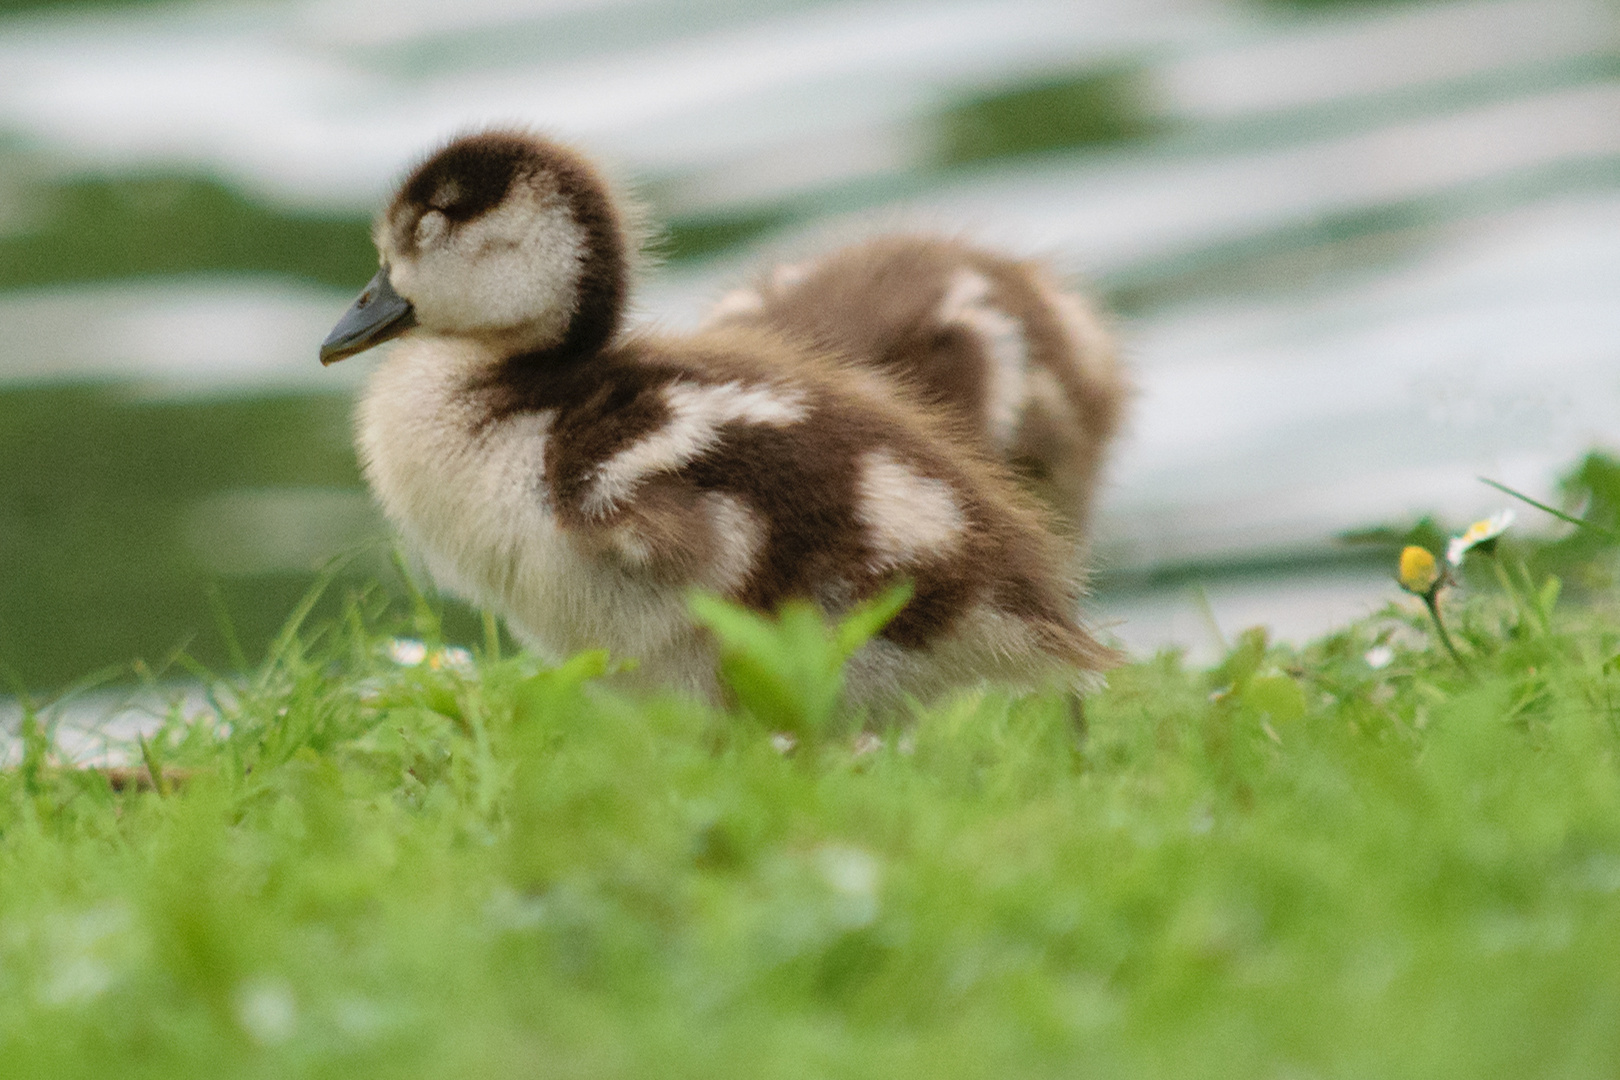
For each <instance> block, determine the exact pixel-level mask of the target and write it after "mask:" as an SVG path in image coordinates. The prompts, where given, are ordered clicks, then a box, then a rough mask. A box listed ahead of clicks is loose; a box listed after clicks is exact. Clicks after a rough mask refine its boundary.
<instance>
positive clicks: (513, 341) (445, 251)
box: [321, 131, 626, 364]
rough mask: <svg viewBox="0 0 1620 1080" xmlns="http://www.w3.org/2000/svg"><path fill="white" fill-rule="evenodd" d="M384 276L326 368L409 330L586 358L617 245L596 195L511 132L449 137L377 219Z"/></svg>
mask: <svg viewBox="0 0 1620 1080" xmlns="http://www.w3.org/2000/svg"><path fill="white" fill-rule="evenodd" d="M373 239H374V240H375V241H376V244H377V253H378V256H379V260H380V262H381V269H379V270H378V271H377V275H376V276H375V277H373V278H372V279H371V282H370V284H368V285H367V286H366V288H365V291H364V292H362V293H361V294H360V297H359V299H357V300H356V301H355V302H354V304H353V306H351V307H350V308H349V310H348V312H346V313H345V314H344V316H343V318H342V319H341V320H340V321H339V322H338V325H337V326H336V327H335V328H334V329H333V331H332V333H331V335H330V336H328V337H327V339H326V341H325V342H324V343H323V344H322V345H321V362H322V363H326V364H331V363H335V362H336V361H338V360H342V359H344V358H345V357H348V356H353V355H354V354H356V353H359V352H363V351H365V350H366V349H369V348H371V347H372V346H373V345H378V344H381V343H382V342H384V341H387V340H389V339H390V338H394V337H398V336H399V335H401V334H404V333H407V332H409V331H411V330H413V329H415V328H417V327H420V328H421V330H422V331H425V332H428V333H432V334H442V335H457V336H465V337H471V338H478V339H482V340H486V341H488V342H490V343H491V344H493V345H496V346H497V347H499V348H501V349H503V350H505V351H506V352H508V353H548V352H553V351H555V352H559V353H562V354H570V355H573V354H581V353H589V352H591V351H594V350H595V349H597V348H600V347H601V345H602V344H604V343H605V342H606V341H607V340H608V339H609V338H611V337H612V336H613V334H614V333H615V331H616V330H617V329H618V323H619V317H620V312H621V309H622V307H623V302H624V291H625V277H626V250H625V249H626V241H625V238H624V230H623V227H622V225H621V223H620V215H619V213H618V211H617V209H616V208H615V206H614V204H613V201H612V197H611V196H610V194H609V192H608V188H607V186H606V184H605V183H604V182H603V181H602V180H601V179H600V178H599V177H598V175H597V174H596V172H595V170H593V169H592V168H591V167H590V166H589V165H588V164H587V163H586V162H585V161H584V160H583V159H581V158H580V157H579V156H578V155H576V154H575V153H573V152H572V151H570V150H568V149H566V148H564V147H562V146H559V145H557V144H556V143H553V142H551V141H549V140H546V139H543V138H541V137H539V136H536V135H531V134H528V133H526V132H519V131H486V132H480V133H478V134H474V135H468V136H464V137H461V138H458V139H456V140H454V141H453V142H451V143H450V144H449V145H448V146H446V147H444V148H443V149H442V150H440V151H438V152H437V153H435V154H433V155H432V156H431V157H429V158H428V159H427V160H426V161H425V162H423V163H422V164H421V165H420V166H418V167H417V168H416V169H415V170H414V171H413V172H412V173H411V174H410V175H409V176H408V177H407V178H406V179H405V182H404V183H403V184H401V185H400V187H399V190H398V192H397V193H396V194H395V195H394V197H393V199H392V200H391V201H390V202H389V204H388V207H387V209H386V210H384V211H383V213H382V214H381V215H380V216H379V217H378V219H377V223H376V225H375V227H374V228H373Z"/></svg>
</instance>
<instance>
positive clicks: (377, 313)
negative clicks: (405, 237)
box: [321, 267, 416, 364]
mask: <svg viewBox="0 0 1620 1080" xmlns="http://www.w3.org/2000/svg"><path fill="white" fill-rule="evenodd" d="M415 325H416V310H415V309H414V308H412V307H411V302H410V301H409V300H407V299H405V298H404V297H403V296H401V295H399V294H398V293H397V292H395V291H394V286H393V285H392V284H390V283H389V281H388V269H387V267H384V268H383V269H381V270H378V271H377V276H376V277H374V278H372V279H371V281H370V283H369V284H367V285H366V288H365V291H364V292H362V293H361V294H360V297H359V299H357V300H356V301H355V302H354V303H353V304H351V305H350V306H349V310H348V311H345V312H344V313H343V318H341V319H339V320H338V324H337V325H336V326H334V327H333V328H332V332H331V333H330V334H328V335H326V340H325V341H323V342H321V363H323V364H335V363H337V362H338V361H339V360H342V359H344V358H345V357H350V356H353V355H354V354H355V353H362V352H365V351H366V350H367V349H369V348H371V347H372V346H373V345H381V344H382V343H383V342H385V341H387V340H388V339H389V338H394V337H398V336H399V335H401V334H403V333H404V332H405V331H407V330H409V329H410V328H411V327H413V326H415Z"/></svg>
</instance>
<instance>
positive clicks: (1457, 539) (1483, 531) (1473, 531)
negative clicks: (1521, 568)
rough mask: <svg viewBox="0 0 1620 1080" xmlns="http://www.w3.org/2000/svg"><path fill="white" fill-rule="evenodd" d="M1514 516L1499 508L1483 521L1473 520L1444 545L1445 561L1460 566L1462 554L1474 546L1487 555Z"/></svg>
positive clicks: (1493, 548)
mask: <svg viewBox="0 0 1620 1080" xmlns="http://www.w3.org/2000/svg"><path fill="white" fill-rule="evenodd" d="M1514 516H1515V515H1514V513H1513V511H1512V510H1501V511H1498V512H1497V513H1494V514H1492V515H1491V516H1490V517H1488V518H1485V519H1484V520H1483V521H1476V522H1474V523H1473V524H1472V525H1470V526H1468V528H1466V529H1464V530H1463V532H1462V535H1461V536H1453V537H1452V538H1451V543H1449V544H1447V545H1446V562H1448V563H1450V564H1451V565H1452V566H1461V565H1462V561H1463V556H1464V555H1467V554H1468V553H1469V552H1470V551H1473V550H1474V549H1475V548H1478V549H1479V550H1480V551H1482V552H1483V553H1485V554H1486V555H1489V554H1490V553H1491V552H1492V551H1494V550H1495V548H1496V541H1497V539H1498V538H1499V537H1500V536H1501V535H1502V534H1503V533H1505V532H1507V530H1508V526H1510V525H1512V524H1513V519H1514Z"/></svg>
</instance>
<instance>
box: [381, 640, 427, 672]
mask: <svg viewBox="0 0 1620 1080" xmlns="http://www.w3.org/2000/svg"><path fill="white" fill-rule="evenodd" d="M384 651H385V652H386V653H387V654H388V659H390V660H392V661H393V662H394V663H396V664H398V665H399V666H400V667H415V666H416V665H418V664H420V663H421V662H422V661H424V660H426V659H427V654H428V651H427V646H426V645H424V644H422V643H421V642H420V641H417V640H416V639H415V638H399V637H397V638H392V639H390V640H389V642H388V644H387V645H386V646H385V647H384Z"/></svg>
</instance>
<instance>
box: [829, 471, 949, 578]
mask: <svg viewBox="0 0 1620 1080" xmlns="http://www.w3.org/2000/svg"><path fill="white" fill-rule="evenodd" d="M856 499H857V501H856V505H855V516H856V518H857V519H859V521H860V523H861V524H862V525H864V526H865V527H866V542H867V546H868V547H869V548H871V550H872V561H873V566H872V569H873V570H876V571H882V570H889V569H893V568H895V567H898V566H904V565H906V564H908V563H912V562H915V561H916V560H917V558H918V557H919V556H928V555H947V554H949V553H950V552H951V551H953V550H954V549H955V548H956V545H957V542H958V541H959V540H960V539H961V536H962V529H963V527H964V525H965V524H966V522H965V520H964V519H963V517H962V508H961V507H960V506H958V505H957V503H956V496H955V495H954V494H953V493H952V492H951V488H950V485H948V484H946V483H945V482H944V481H943V480H936V479H934V478H933V477H930V476H923V475H922V474H920V473H918V472H916V471H915V470H913V469H910V468H908V467H907V466H905V465H903V464H901V463H900V462H898V461H896V460H895V459H894V457H893V456H892V455H891V454H890V453H889V452H888V451H887V450H873V451H871V452H870V453H868V454H866V455H865V456H864V457H863V458H862V459H861V475H860V478H859V479H858V480H857V481H856Z"/></svg>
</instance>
